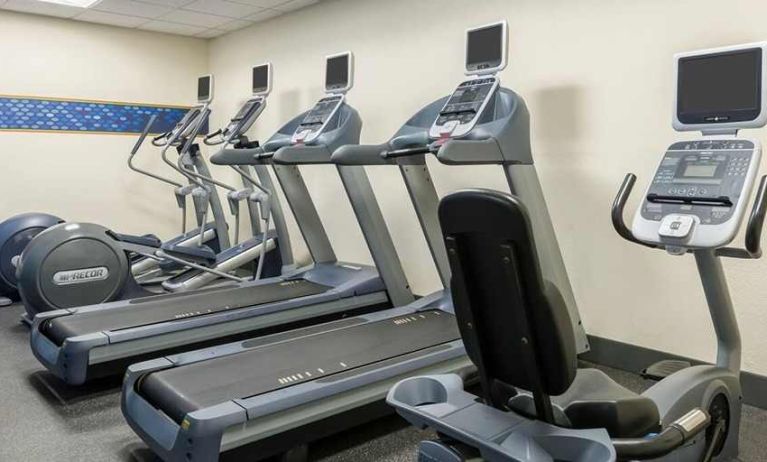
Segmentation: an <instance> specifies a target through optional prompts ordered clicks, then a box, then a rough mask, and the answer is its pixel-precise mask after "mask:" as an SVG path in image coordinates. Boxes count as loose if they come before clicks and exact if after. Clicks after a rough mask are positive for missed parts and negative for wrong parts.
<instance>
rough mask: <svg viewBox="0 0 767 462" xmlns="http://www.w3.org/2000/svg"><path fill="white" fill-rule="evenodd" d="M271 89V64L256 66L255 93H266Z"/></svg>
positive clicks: (254, 69)
mask: <svg viewBox="0 0 767 462" xmlns="http://www.w3.org/2000/svg"><path fill="white" fill-rule="evenodd" d="M267 91H269V65H268V64H264V65H262V66H256V67H254V68H253V93H254V94H259V93H266V92H267Z"/></svg>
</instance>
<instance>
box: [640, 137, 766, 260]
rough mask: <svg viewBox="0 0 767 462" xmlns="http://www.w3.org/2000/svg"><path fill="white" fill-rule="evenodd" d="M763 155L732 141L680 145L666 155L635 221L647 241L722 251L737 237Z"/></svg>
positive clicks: (746, 144) (755, 148) (753, 145)
mask: <svg viewBox="0 0 767 462" xmlns="http://www.w3.org/2000/svg"><path fill="white" fill-rule="evenodd" d="M760 158H761V150H760V147H759V145H758V143H757V142H756V141H752V140H745V139H738V138H730V139H710V140H705V139H704V140H696V141H682V142H677V143H674V144H672V145H671V146H670V147H669V149H668V150H667V151H666V153H665V155H664V156H663V159H662V160H661V163H660V165H659V166H658V169H657V171H656V172H655V176H654V177H653V180H652V183H651V184H650V186H649V188H648V190H647V193H646V195H645V198H644V201H643V202H642V205H641V207H640V209H639V210H638V212H637V216H636V217H635V219H634V233H635V234H636V235H637V237H640V239H642V240H644V241H649V242H654V243H661V242H663V243H666V244H673V243H675V242H676V243H679V244H685V247H718V246H721V245H724V244H725V243H727V242H729V241H730V240H732V239H733V238H734V237H735V233H736V232H737V229H738V226H739V224H740V222H741V220H742V218H743V213H744V211H745V208H746V207H745V206H746V202H748V194H749V193H750V191H751V188H752V186H753V184H754V180H755V178H756V174H757V171H758V169H759V161H760Z"/></svg>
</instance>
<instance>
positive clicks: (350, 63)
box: [325, 51, 354, 93]
mask: <svg viewBox="0 0 767 462" xmlns="http://www.w3.org/2000/svg"><path fill="white" fill-rule="evenodd" d="M344 56H346V57H347V82H346V84H333V85H329V84H328V64H329V63H330V60H332V59H335V58H341V57H344ZM353 85H354V54H353V53H352V52H351V51H344V52H342V53H335V54H332V55H328V56H325V92H326V93H345V92H347V91H349V90H351V88H352V86H353Z"/></svg>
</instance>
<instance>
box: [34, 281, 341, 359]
mask: <svg viewBox="0 0 767 462" xmlns="http://www.w3.org/2000/svg"><path fill="white" fill-rule="evenodd" d="M330 289H331V287H330V286H326V285H322V284H317V283H314V282H310V281H308V280H306V279H291V280H283V281H279V282H274V283H270V284H263V285H251V286H246V287H238V288H235V289H232V288H231V287H222V288H220V289H218V288H217V289H208V290H200V291H194V292H189V293H180V294H169V296H166V295H159V296H156V297H148V298H140V299H136V300H134V301H132V303H131V304H130V305H129V306H128V307H125V308H121V309H104V310H96V311H90V312H84V313H77V314H74V315H71V316H60V317H57V318H53V319H50V320H49V321H47V322H46V324H45V325H44V326H41V330H42V331H43V333H44V334H45V335H46V336H47V337H48V338H50V339H51V341H53V342H54V343H55V344H56V345H59V346H60V345H62V344H63V343H64V340H66V339H67V338H71V337H77V336H78V335H84V334H90V333H93V332H104V331H111V332H114V331H119V330H122V329H129V328H135V327H141V326H146V325H151V324H158V323H162V322H169V321H174V320H177V319H188V318H192V317H197V316H204V315H207V314H213V313H218V312H221V311H230V310H236V309H239V308H244V307H249V306H256V305H263V304H267V303H276V302H281V301H284V300H289V299H293V298H299V297H307V296H311V295H317V294H320V293H323V292H326V291H328V290H330ZM222 294H226V297H227V300H228V301H229V303H228V304H227V305H225V306H222V305H221V296H222ZM148 301H151V302H152V303H145V302H148Z"/></svg>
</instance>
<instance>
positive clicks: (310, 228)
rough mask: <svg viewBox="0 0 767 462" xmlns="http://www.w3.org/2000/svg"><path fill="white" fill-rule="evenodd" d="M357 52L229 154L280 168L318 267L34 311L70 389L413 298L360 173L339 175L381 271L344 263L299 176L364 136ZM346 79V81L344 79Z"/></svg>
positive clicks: (48, 359) (36, 343)
mask: <svg viewBox="0 0 767 462" xmlns="http://www.w3.org/2000/svg"><path fill="white" fill-rule="evenodd" d="M351 64H352V56H351V54H350V53H346V54H343V55H340V56H333V57H329V58H328V60H327V68H328V72H327V73H328V78H327V79H326V80H327V84H326V95H325V97H324V98H322V99H321V100H320V101H319V102H318V103H317V104H316V105H315V106H314V107H313V108H312V109H311V110H310V111H308V112H306V113H303V114H301V115H299V116H298V117H295V118H294V119H293V120H291V121H290V122H288V123H287V124H286V125H285V126H283V127H282V128H281V129H280V130H279V131H278V132H277V133H276V134H275V135H274V136H272V137H271V138H270V139H269V140H268V141H267V142H266V143H264V145H263V146H261V147H258V148H253V149H235V150H232V151H234V152H230V151H228V150H225V151H224V155H231V156H233V157H241V156H246V157H249V158H252V159H257V160H259V161H260V162H262V163H266V164H271V163H272V159H279V158H285V159H286V163H285V164H280V165H277V164H274V165H273V167H274V172H275V174H276V177H277V179H278V181H279V183H280V185H281V187H282V189H283V192H284V195H285V197H286V199H287V201H288V204H289V206H290V208H291V210H292V212H293V214H294V216H295V219H296V222H297V223H298V226H299V229H300V231H301V233H302V235H303V238H304V240H305V241H306V243H307V247H308V248H309V251H310V254H311V256H312V258H313V262H312V263H311V264H309V265H307V266H302V267H300V268H294V269H293V270H291V271H287V272H286V273H283V275H282V276H279V277H274V278H266V279H260V280H248V281H244V282H234V281H232V282H229V283H222V284H220V285H217V286H216V287H212V288H206V289H200V290H195V291H191V292H183V293H177V294H167V295H158V296H152V297H146V298H143V299H137V300H128V301H123V302H114V303H108V304H103V305H97V306H89V307H80V308H74V309H69V310H59V311H52V312H49V313H44V314H41V315H38V316H37V317H36V318H35V322H34V325H33V328H32V336H31V344H32V350H33V352H34V354H35V356H36V357H37V358H38V360H39V361H40V362H41V363H42V364H43V365H45V367H47V368H48V369H49V370H50V371H51V372H53V374H54V375H56V376H57V377H59V378H61V379H62V380H64V381H65V382H67V383H69V384H73V385H79V384H83V383H84V382H86V381H87V380H90V379H92V378H96V377H101V376H105V375H112V374H122V373H123V372H124V370H125V368H126V367H127V366H128V365H129V364H132V363H134V362H136V361H138V360H143V359H148V358H154V357H158V356H161V355H164V354H170V353H175V352H181V351H188V350H191V349H194V348H201V347H207V346H210V345H216V344H221V343H225V342H232V341H236V340H240V339H244V338H251V337H253V336H255V335H264V334H266V333H273V332H275V331H280V330H285V329H288V328H294V327H297V326H303V325H307V324H311V323H316V322H322V321H327V320H329V319H338V318H340V317H343V316H347V315H352V314H358V313H365V312H370V311H375V310H380V309H384V308H388V307H391V306H392V304H394V305H403V304H407V303H410V302H412V301H413V300H414V297H413V294H412V293H411V291H410V288H409V286H408V284H407V280H406V278H405V274H404V271H403V270H402V266H401V264H400V261H399V257H398V256H397V253H396V251H395V249H394V244H393V242H392V239H391V236H390V235H389V232H388V229H387V228H386V224H385V222H384V219H383V215H382V214H381V210H380V208H379V206H378V203H377V202H376V200H375V196H374V194H373V191H372V188H371V187H370V183H369V181H368V178H367V175H366V174H365V171H364V169H363V167H346V166H339V167H337V170H338V172H339V174H340V177H341V180H342V182H343V184H344V187H345V189H346V191H347V193H348V197H349V199H350V201H351V204H352V208H353V210H354V213H355V215H356V216H357V219H358V221H359V223H360V225H361V228H362V232H363V235H364V236H365V239H366V241H367V244H368V247H369V249H370V252H371V255H372V257H373V260H374V262H375V265H376V266H375V267H373V266H370V265H362V264H357V263H347V262H342V261H338V259H337V258H336V255H335V253H334V251H333V247H332V246H331V244H330V240H329V239H328V236H327V234H326V232H325V228H324V227H323V225H322V222H321V220H320V217H319V215H318V213H317V210H316V208H315V206H314V203H313V201H312V199H311V196H310V195H309V192H308V190H307V187H306V184H305V183H304V180H303V178H302V176H301V172H300V170H299V165H300V164H323V163H324V164H330V153H331V152H332V151H333V150H335V149H336V148H338V147H339V146H341V145H345V144H354V143H357V142H358V140H359V135H360V131H361V127H362V122H361V120H360V117H359V115H358V113H357V111H356V110H355V109H353V108H352V107H351V106H349V105H348V104H346V98H345V92H346V90H348V89H349V88H350V87H351V77H352V74H351V69H352V65H351ZM339 74H340V75H339Z"/></svg>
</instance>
